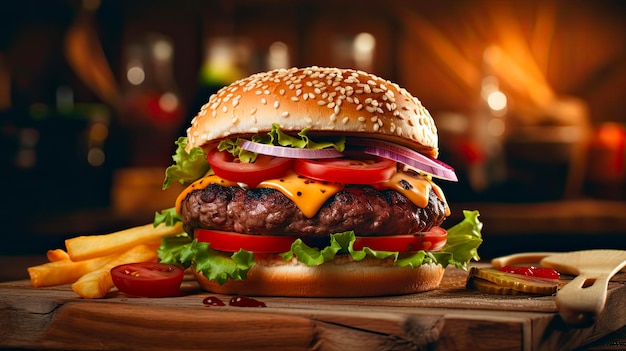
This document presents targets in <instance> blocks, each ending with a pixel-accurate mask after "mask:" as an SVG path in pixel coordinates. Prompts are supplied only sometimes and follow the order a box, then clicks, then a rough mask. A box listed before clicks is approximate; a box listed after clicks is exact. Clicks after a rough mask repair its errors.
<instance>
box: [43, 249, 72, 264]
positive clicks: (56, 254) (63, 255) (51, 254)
mask: <svg viewBox="0 0 626 351" xmlns="http://www.w3.org/2000/svg"><path fill="white" fill-rule="evenodd" d="M46 257H48V261H50V262H56V261H62V260H69V259H70V255H68V253H67V252H66V251H65V250H63V249H54V250H48V252H47V253H46Z"/></svg>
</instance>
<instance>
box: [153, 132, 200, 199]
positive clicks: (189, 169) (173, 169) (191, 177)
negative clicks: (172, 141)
mask: <svg viewBox="0 0 626 351" xmlns="http://www.w3.org/2000/svg"><path fill="white" fill-rule="evenodd" d="M176 145H177V148H176V152H175V153H174V155H173V156H172V159H173V160H174V164H173V165H171V166H169V167H167V169H166V170H165V180H164V181H163V190H165V189H167V188H169V187H170V186H172V184H174V182H179V183H181V184H184V183H189V182H193V181H195V180H197V179H200V178H201V177H202V176H203V175H204V174H206V172H207V171H208V170H209V164H208V163H207V162H206V153H205V152H204V150H203V149H202V148H199V147H194V148H192V149H191V150H189V152H187V150H185V149H186V148H187V138H185V137H180V138H178V140H177V141H176Z"/></svg>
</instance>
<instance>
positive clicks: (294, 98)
mask: <svg viewBox="0 0 626 351" xmlns="http://www.w3.org/2000/svg"><path fill="white" fill-rule="evenodd" d="M291 101H295V102H298V101H300V99H299V98H298V97H297V96H292V97H291Z"/></svg>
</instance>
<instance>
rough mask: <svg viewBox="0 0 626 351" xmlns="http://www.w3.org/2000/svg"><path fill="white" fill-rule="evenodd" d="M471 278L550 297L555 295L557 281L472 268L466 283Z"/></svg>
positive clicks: (490, 269) (489, 269)
mask: <svg viewBox="0 0 626 351" xmlns="http://www.w3.org/2000/svg"><path fill="white" fill-rule="evenodd" d="M473 278H480V279H483V280H486V281H489V282H492V283H494V284H496V285H499V286H502V287H505V288H509V289H512V290H515V291H519V292H523V293H527V294H535V295H552V294H554V293H556V291H557V289H558V281H557V280H554V279H543V278H536V277H529V276H525V275H520V274H512V273H507V272H501V271H499V270H497V269H492V268H478V267H472V268H471V269H470V272H469V276H468V282H469V279H473ZM479 284H480V283H479ZM474 285H475V284H474Z"/></svg>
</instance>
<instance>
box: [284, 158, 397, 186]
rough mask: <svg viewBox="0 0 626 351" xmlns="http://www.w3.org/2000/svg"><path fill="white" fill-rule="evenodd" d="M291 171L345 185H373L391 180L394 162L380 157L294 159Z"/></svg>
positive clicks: (394, 170)
mask: <svg viewBox="0 0 626 351" xmlns="http://www.w3.org/2000/svg"><path fill="white" fill-rule="evenodd" d="M293 170H294V171H295V172H296V173H298V174H299V175H301V176H305V177H309V178H312V179H316V180H323V181H328V182H337V183H346V184H373V183H379V182H383V181H385V180H387V179H389V178H391V177H392V176H393V175H394V173H395V172H396V162H395V161H393V160H389V159H385V158H382V157H376V158H372V157H351V158H329V159H314V160H308V159H296V160H295V161H294V165H293Z"/></svg>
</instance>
